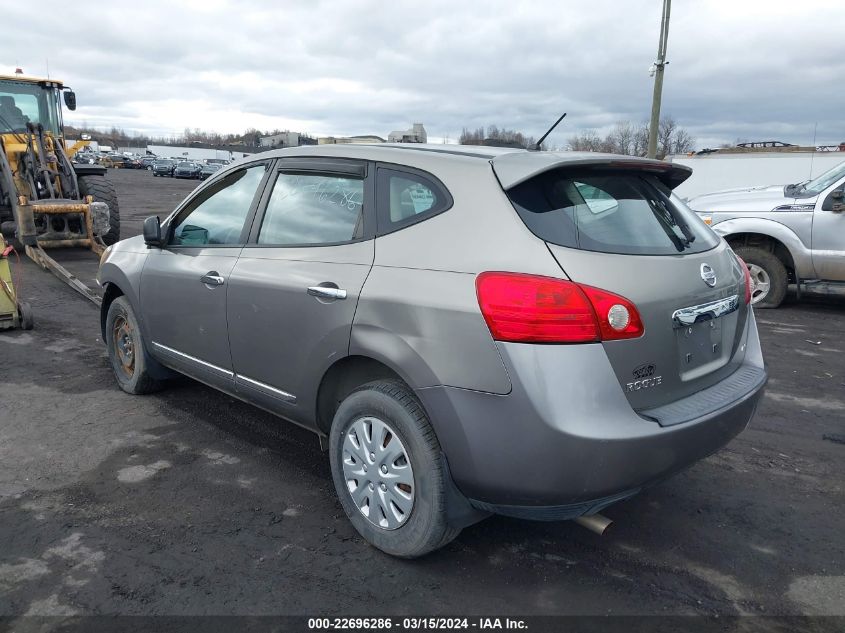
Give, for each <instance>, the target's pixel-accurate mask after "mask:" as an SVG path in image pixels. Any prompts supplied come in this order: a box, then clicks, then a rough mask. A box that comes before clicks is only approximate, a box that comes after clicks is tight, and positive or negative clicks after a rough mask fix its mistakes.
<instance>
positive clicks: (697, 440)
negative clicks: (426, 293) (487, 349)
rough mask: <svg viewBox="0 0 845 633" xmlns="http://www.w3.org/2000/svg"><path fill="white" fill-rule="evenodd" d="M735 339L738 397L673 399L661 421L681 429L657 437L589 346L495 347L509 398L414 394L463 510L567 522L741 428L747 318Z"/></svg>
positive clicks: (751, 350) (754, 368) (753, 401)
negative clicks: (681, 415)
mask: <svg viewBox="0 0 845 633" xmlns="http://www.w3.org/2000/svg"><path fill="white" fill-rule="evenodd" d="M744 338H745V340H744V343H745V346H746V348H747V349H746V350H745V352H744V360H743V363H742V364H741V365H740V366H739V368H738V369H737V372H740V371H741V372H743V373H744V375H745V377H746V379H744V380H743V381H742V382H743V384H744V388H742V389H740V390H737V389H732V390H724V389H722V390H721V391H720V389H719V388H720V386H721V383H719V384H717V385H715V386H714V388H713V389H715V390H716V391H717V392H718V393H722V394H730V399H729V400H727V401H719V400H718V398H719V395H718V393H717V394H716V395H715V396H714V395H713V394H710V397H707V395H708V394H704V395H702V394H703V392H699V393H697V394H694V395H693V396H690V397H689V398H685V399H684V401H680V402H679V403H676V404H678V407H677V408H676V409H675V410H673V412H675V413H677V411H684V412H686V414H687V415H688V417H687V418H686V419H685V420H677V419H676V420H673V423H672V424H671V425H668V426H661V425H660V424H659V423H658V422H657V421H655V420H653V419H648V418H646V417H643V416H641V415H638V414H637V413H636V412H635V411H634V410H633V409H631V406H630V405H629V403H628V401H627V399H626V398H625V395H624V393H623V392H622V388H621V386H620V385H619V381H618V379H617V378H616V376H615V374H614V372H613V369H612V367H611V366H610V363H609V361H608V359H607V356H606V354H605V353H604V350H603V348H602V347H601V345H598V344H596V345H573V346H568V347H566V348H562V347H561V346H549V345H546V346H544V345H519V344H500V350H501V353H502V358H503V360H504V362H505V366H506V367H507V369H508V373H509V375H510V378H511V382H512V384H513V390H512V391H511V393H510V394H508V395H494V394H488V393H481V392H477V391H469V390H465V389H457V388H452V387H444V386H441V387H432V388H428V389H420V390H418V394H419V396H420V398H421V399H422V401H423V404H424V405H425V407H426V409H427V411H428V412H429V414H430V416H431V419H432V422H433V424H434V426H435V430H436V432H437V435H438V438H439V440H440V443H441V446H442V448H443V451H444V453H445V454H446V455H447V457H448V459H449V465H450V468H451V471H452V476H453V478H454V482H455V484H456V486H457V488H458V489H459V490H460V491H461V492H462V493H463V494H464V495H465V496H466V497H467V498H468V499H470V501H471V503H472V504H473V505H474V506H476V507H477V508H479V509H482V510H485V511H488V512H495V513H499V514H507V515H511V516H518V517H523V518H534V519H547V520H558V519H568V518H574V517H576V516H580V515H583V514H592V513H595V512H598V511H599V510H601V508H603V507H605V506H607V505H609V504H611V503H613V502H616V501H619V500H621V499H624V498H627V497H630V496H631V495H633V494H636V493H637V492H638V491H640V490H641V489H643V488H644V487H646V486H649V485H651V484H654V483H656V482H658V481H660V480H661V479H664V478H666V477H668V476H670V475H672V474H673V473H675V472H677V471H679V470H682V469H683V468H685V467H687V466H689V465H690V464H692V463H694V462H696V461H698V460H700V459H702V458H704V457H706V456H707V455H709V454H711V453H713V452H714V451H716V450H718V449H719V448H721V447H722V446H724V445H725V444H727V443H728V442H729V441H730V440H731V439H732V438H733V437H735V436H736V435H737V434H738V433H740V432H741V431H742V430H743V429H744V428H745V427H746V425H747V424H748V422H749V421H750V419H751V417H752V416H753V415H754V411H755V410H756V407H757V404H758V402H759V400H760V397H761V396H762V393H763V388H764V386H765V382H766V373H765V370H764V368H763V359H762V355H761V353H760V345H759V340H758V337H757V329H756V325H755V324H754V319H753V318H751V319H749V326H748V329H747V331H746V333H745V337H744ZM749 375H753V379H751V380H748V379H747V377H748V376H749ZM707 391H709V390H707ZM686 401H688V402H686ZM682 405H686V406H682Z"/></svg>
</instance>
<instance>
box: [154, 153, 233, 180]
mask: <svg viewBox="0 0 845 633" xmlns="http://www.w3.org/2000/svg"><path fill="white" fill-rule="evenodd" d="M221 167H223V165H221V164H219V163H207V164H205V165H203V164H201V163H197V162H195V161H190V160H183V161H176V160H173V159H170V158H163V159H157V160H155V161H154V162H153V163H152V164H151V166H150V167H149V169H150V170H151V171H152V172H153V176H169V177H171V178H192V179H196V180H205V179H206V178H208V177H209V176H212V175H213V174H214V173H216V172H217V171H218V170H219V169H220V168H221Z"/></svg>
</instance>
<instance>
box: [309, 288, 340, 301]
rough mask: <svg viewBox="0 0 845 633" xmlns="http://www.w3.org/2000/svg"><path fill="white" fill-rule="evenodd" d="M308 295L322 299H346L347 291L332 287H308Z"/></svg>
mask: <svg viewBox="0 0 845 633" xmlns="http://www.w3.org/2000/svg"><path fill="white" fill-rule="evenodd" d="M308 294H309V295H311V296H312V297H320V298H321V299H346V291H345V290H343V289H342V288H332V287H331V286H308Z"/></svg>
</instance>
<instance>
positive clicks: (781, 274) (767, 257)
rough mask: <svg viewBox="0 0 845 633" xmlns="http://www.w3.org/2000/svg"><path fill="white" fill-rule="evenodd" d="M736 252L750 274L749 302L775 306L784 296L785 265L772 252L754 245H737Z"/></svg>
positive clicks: (758, 306)
mask: <svg viewBox="0 0 845 633" xmlns="http://www.w3.org/2000/svg"><path fill="white" fill-rule="evenodd" d="M735 252H736V254H737V255H738V256H739V257H740V259H742V261H744V262H745V265H746V266H748V272H749V273H750V274H751V303H752V305H754V307H755V308H777V307H778V306H779V305H780V304H781V303H783V299H784V297H786V287H787V284H788V279H787V274H786V266H784V265H783V262H781V261H780V260H779V259H778V258H777V257H776V256H775V254H774V253H772V252H770V251H767V250H765V249H762V248H757V247H756V246H739V247H737V248H736V249H735Z"/></svg>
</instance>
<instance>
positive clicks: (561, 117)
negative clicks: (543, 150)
mask: <svg viewBox="0 0 845 633" xmlns="http://www.w3.org/2000/svg"><path fill="white" fill-rule="evenodd" d="M565 116H566V112H564V113H563V114H561V115H560V118H559V119H558V120H557V121H555V124H554V125H553V126H552V127H550V128H549V129H548V131H547V132H546V133H545V134H543V136H541V137H540V140H539V141H537V143H536V144H535V145H534V147H533V148H529V149H530V150H531V151H534V152H539V151H540V145H542V144H543V141H545V140H546V137H547V136H548V135H549V134H551V133H552V130H554V129H555V128H556V127H557V124H558V123H560V122H561V121H563V118H564V117H565Z"/></svg>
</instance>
